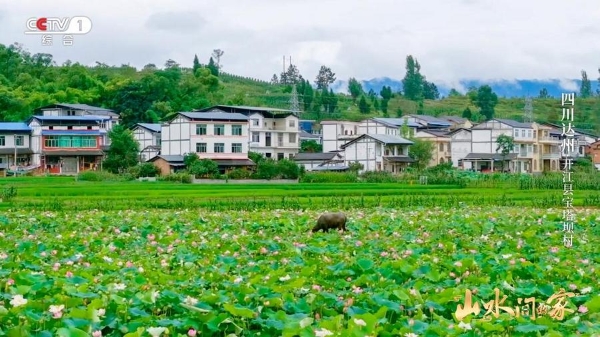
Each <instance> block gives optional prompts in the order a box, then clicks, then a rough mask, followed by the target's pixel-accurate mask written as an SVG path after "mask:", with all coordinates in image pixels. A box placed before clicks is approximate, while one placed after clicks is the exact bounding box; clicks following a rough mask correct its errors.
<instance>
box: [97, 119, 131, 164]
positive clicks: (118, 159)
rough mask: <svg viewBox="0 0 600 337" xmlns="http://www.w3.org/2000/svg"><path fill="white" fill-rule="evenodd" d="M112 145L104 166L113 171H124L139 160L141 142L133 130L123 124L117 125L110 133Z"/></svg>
mask: <svg viewBox="0 0 600 337" xmlns="http://www.w3.org/2000/svg"><path fill="white" fill-rule="evenodd" d="M108 137H110V147H109V149H108V154H107V156H106V159H105V160H104V162H103V163H102V166H103V168H105V169H106V170H108V171H110V172H112V173H122V172H124V171H125V170H127V169H128V168H130V167H133V166H136V165H137V164H138V162H139V151H140V150H139V147H140V145H139V143H138V142H137V140H135V138H133V132H131V130H129V129H127V128H126V127H125V126H123V125H121V124H117V125H115V126H114V127H113V128H112V129H111V130H110V132H109V133H108Z"/></svg>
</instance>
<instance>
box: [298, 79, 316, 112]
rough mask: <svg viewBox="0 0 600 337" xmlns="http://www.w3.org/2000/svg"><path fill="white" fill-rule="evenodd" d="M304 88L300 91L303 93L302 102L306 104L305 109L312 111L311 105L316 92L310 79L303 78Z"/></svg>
mask: <svg viewBox="0 0 600 337" xmlns="http://www.w3.org/2000/svg"><path fill="white" fill-rule="evenodd" d="M301 83H302V90H300V91H299V92H300V93H301V94H302V104H303V105H304V111H310V107H311V105H312V102H313V100H314V98H315V93H314V90H313V87H312V86H311V85H310V82H308V80H303V81H302V82H301Z"/></svg>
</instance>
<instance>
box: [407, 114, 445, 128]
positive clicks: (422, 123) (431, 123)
mask: <svg viewBox="0 0 600 337" xmlns="http://www.w3.org/2000/svg"><path fill="white" fill-rule="evenodd" d="M405 118H406V119H408V121H409V122H411V123H415V124H417V125H419V126H418V129H428V130H432V129H435V130H449V129H450V127H451V126H452V123H450V122H449V121H446V120H443V119H440V118H437V117H433V116H428V115H408V116H405V117H402V119H405Z"/></svg>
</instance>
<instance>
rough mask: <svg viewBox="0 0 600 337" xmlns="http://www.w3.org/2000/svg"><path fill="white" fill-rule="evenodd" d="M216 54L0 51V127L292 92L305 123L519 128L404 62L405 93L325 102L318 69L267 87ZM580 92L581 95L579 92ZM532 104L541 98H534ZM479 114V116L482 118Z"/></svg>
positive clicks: (498, 108)
mask: <svg viewBox="0 0 600 337" xmlns="http://www.w3.org/2000/svg"><path fill="white" fill-rule="evenodd" d="M220 55H222V51H219V53H214V54H213V56H212V59H213V61H212V63H211V62H210V58H209V60H208V64H207V65H206V66H204V65H202V64H201V63H200V62H199V60H198V57H197V56H195V57H194V66H193V68H184V67H180V66H179V64H178V63H177V62H176V61H174V60H167V61H166V62H165V65H164V69H162V70H161V69H158V68H157V66H156V65H154V64H148V65H146V66H145V67H144V68H143V69H142V70H136V69H135V68H133V67H130V66H127V65H121V66H109V65H106V64H104V63H101V62H97V64H96V66H94V67H87V66H83V65H81V64H79V63H74V62H71V61H69V62H66V63H65V64H63V65H55V62H54V61H53V59H52V55H50V54H45V53H40V54H35V55H31V54H30V53H28V52H27V51H26V50H25V49H24V47H23V46H22V45H20V44H13V45H10V46H4V45H0V64H2V67H0V120H2V121H23V120H25V119H27V118H28V117H29V116H31V114H32V112H33V109H35V108H38V107H41V106H44V105H48V104H54V103H84V104H90V105H94V106H101V107H105V108H111V109H114V110H115V111H118V112H120V113H121V115H122V118H123V121H124V123H125V125H126V126H131V125H133V124H134V123H137V122H158V121H160V120H164V119H168V118H170V117H171V116H173V114H174V113H175V112H177V111H191V110H193V109H199V108H204V107H208V106H211V105H215V104H231V105H253V106H269V107H274V108H288V109H289V108H290V100H291V92H292V90H293V86H292V85H293V84H295V85H296V89H297V92H298V98H299V105H300V107H301V109H302V110H303V111H304V112H303V113H302V118H306V119H317V120H321V119H348V120H362V119H365V118H369V117H375V116H380V117H381V116H389V117H396V116H402V115H406V114H414V113H423V114H427V115H432V116H440V115H454V116H463V115H470V116H471V118H472V119H473V120H474V121H479V120H481V119H483V118H486V117H489V116H491V115H493V116H494V117H497V118H510V119H515V120H521V118H522V114H523V108H524V106H525V101H524V100H523V99H517V98H515V99H505V98H497V103H496V98H495V96H494V95H495V94H494V93H493V92H490V91H489V90H487V89H486V86H482V87H481V88H471V90H470V91H469V92H468V93H467V94H466V95H461V94H460V93H458V92H456V90H453V91H452V92H451V94H450V95H449V96H448V97H445V98H441V99H438V98H439V93H437V89H436V88H435V85H434V84H433V83H430V82H427V81H426V79H425V77H424V76H423V75H421V74H420V67H421V65H420V64H419V63H418V61H417V60H416V59H413V58H412V56H410V55H409V57H407V73H406V76H405V78H404V80H403V81H404V82H406V83H405V84H408V88H409V90H408V92H405V93H403V94H401V93H393V92H392V91H391V89H390V88H389V87H385V88H382V90H381V91H380V92H379V93H375V92H374V91H369V92H364V91H363V89H362V87H361V85H360V83H359V82H358V81H356V80H353V81H351V83H350V85H349V86H350V88H349V89H350V90H349V91H350V95H343V94H333V92H332V91H331V89H328V86H329V85H330V84H331V81H332V80H334V79H335V74H334V73H333V71H332V70H331V69H330V68H328V67H325V66H324V67H322V68H321V70H320V72H319V74H317V77H316V80H315V82H316V83H315V84H317V85H318V86H319V87H320V89H317V88H313V87H312V86H311V85H309V84H310V82H309V80H307V79H305V78H303V77H302V75H301V74H300V70H299V69H297V68H296V67H295V66H293V65H292V66H290V68H289V69H288V70H287V71H286V72H285V73H284V74H282V75H283V76H280V77H281V78H278V76H277V75H275V76H274V78H273V80H272V82H271V83H269V82H265V81H260V80H256V79H251V78H244V77H241V76H237V75H233V74H228V73H227V72H225V71H223V70H222V69H220V66H219V65H218V63H219V61H218V59H219V58H220ZM584 89H585V88H584ZM585 90H587V89H585ZM540 97H547V95H546V96H544V95H541V94H540ZM559 105H560V102H559V101H558V100H557V99H553V98H536V99H534V100H533V106H534V118H535V120H537V121H542V122H544V121H550V122H558V121H559V120H560V106H559ZM482 113H483V114H484V115H485V116H486V117H484V115H482ZM577 114H578V120H579V121H581V122H580V123H578V127H579V128H581V129H588V130H595V131H596V132H600V97H599V96H594V95H591V94H590V95H587V96H586V95H581V96H580V97H578V100H577Z"/></svg>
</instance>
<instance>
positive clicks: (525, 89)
mask: <svg viewBox="0 0 600 337" xmlns="http://www.w3.org/2000/svg"><path fill="white" fill-rule="evenodd" d="M360 82H361V84H362V86H363V90H364V91H365V92H368V91H369V90H371V89H373V90H374V91H375V92H376V93H378V94H379V91H380V90H381V88H382V87H383V86H389V87H391V88H392V91H393V92H398V91H400V90H402V80H397V79H394V78H390V77H377V78H372V79H370V80H362V81H360ZM590 82H591V84H592V91H593V92H594V93H595V94H597V93H598V91H597V90H600V89H599V82H598V81H597V80H590ZM434 83H435V82H434ZM435 84H436V86H437V88H438V91H439V93H440V97H444V96H447V95H448V93H449V92H450V90H451V89H453V88H454V89H456V90H457V91H458V92H461V93H463V94H464V93H465V92H466V90H467V89H468V88H470V87H479V86H481V85H485V84H487V85H489V86H490V87H492V90H493V91H494V92H495V93H496V94H497V95H498V97H504V98H515V97H526V96H531V97H538V96H539V94H540V91H541V90H542V89H543V88H545V89H546V90H547V92H548V96H549V97H555V98H560V96H561V93H566V92H576V93H579V88H580V87H581V80H568V79H566V80H565V79H562V80H561V79H546V80H536V79H520V80H519V79H517V80H493V81H489V80H488V81H486V80H476V79H465V80H461V81H459V82H458V84H459V85H456V86H455V87H452V86H450V85H446V84H442V83H441V84H438V83H435ZM331 89H332V90H333V91H334V92H336V93H348V81H347V80H337V81H336V82H335V83H333V84H332V85H331Z"/></svg>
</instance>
